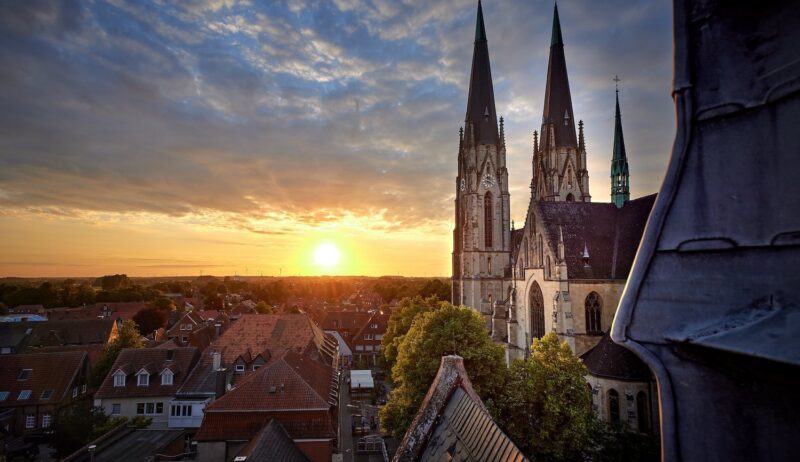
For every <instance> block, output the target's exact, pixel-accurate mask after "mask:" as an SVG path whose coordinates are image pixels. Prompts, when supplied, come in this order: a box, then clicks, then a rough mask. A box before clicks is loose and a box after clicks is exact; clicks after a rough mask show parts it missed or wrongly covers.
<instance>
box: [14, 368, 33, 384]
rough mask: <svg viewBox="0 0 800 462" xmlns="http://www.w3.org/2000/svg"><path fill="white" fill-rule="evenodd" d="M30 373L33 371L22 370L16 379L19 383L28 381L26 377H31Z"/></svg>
mask: <svg viewBox="0 0 800 462" xmlns="http://www.w3.org/2000/svg"><path fill="white" fill-rule="evenodd" d="M31 372H33V369H22V370H21V371H19V377H17V380H18V381H20V382H24V381H26V380H28V377H30V376H31Z"/></svg>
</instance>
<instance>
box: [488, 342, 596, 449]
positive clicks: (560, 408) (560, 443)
mask: <svg viewBox="0 0 800 462" xmlns="http://www.w3.org/2000/svg"><path fill="white" fill-rule="evenodd" d="M586 373H587V372H586V366H584V364H583V361H581V360H580V358H578V357H577V356H575V355H574V354H573V353H572V350H571V349H570V348H569V345H567V343H566V342H559V340H558V336H557V335H556V334H555V333H553V332H551V333H548V334H547V335H545V336H544V337H542V338H541V339H536V340H534V341H533V346H532V349H531V356H530V357H529V358H528V359H527V360H525V361H523V360H516V361H514V363H513V364H512V365H511V368H510V370H509V373H508V376H507V380H506V384H505V386H504V387H503V388H504V390H505V391H504V393H503V395H502V397H501V398H500V402H499V403H498V408H499V409H500V411H499V413H498V415H497V417H498V422H499V424H500V426H501V427H502V428H503V429H504V430H505V432H506V433H507V434H508V436H509V437H510V438H511V439H512V440H513V441H514V442H515V443H516V444H517V446H519V448H520V449H521V450H522V451H523V452H524V453H526V454H527V455H528V456H530V457H531V458H533V459H534V460H548V461H566V460H575V459H579V458H580V455H581V454H582V453H583V452H585V451H586V450H587V449H588V447H589V445H590V442H591V441H590V439H591V436H592V433H593V431H594V425H595V420H594V415H593V414H592V410H591V397H590V395H589V391H588V390H587V387H586V379H585V378H584V377H585V376H586Z"/></svg>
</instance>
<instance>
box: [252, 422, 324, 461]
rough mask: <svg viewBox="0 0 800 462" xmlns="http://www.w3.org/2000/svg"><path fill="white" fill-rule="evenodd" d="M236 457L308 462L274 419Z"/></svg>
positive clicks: (256, 459) (255, 459) (254, 459)
mask: <svg viewBox="0 0 800 462" xmlns="http://www.w3.org/2000/svg"><path fill="white" fill-rule="evenodd" d="M238 456H243V457H247V460H252V461H259V460H264V461H267V460H273V461H279V462H309V459H308V457H306V455H305V454H303V451H301V450H300V449H299V448H298V447H297V445H295V444H294V441H292V438H291V437H290V436H289V434H288V433H286V429H285V428H283V426H282V425H281V424H280V423H279V422H278V421H277V420H275V419H272V420H270V421H269V423H268V424H266V425H264V428H263V429H262V430H261V431H260V432H258V434H257V435H256V436H255V437H253V439H252V440H250V443H248V444H247V446H245V448H244V449H242V451H241V452H240V453H239V454H238V455H237V457H238Z"/></svg>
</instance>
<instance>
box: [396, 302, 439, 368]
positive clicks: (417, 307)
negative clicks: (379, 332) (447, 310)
mask: <svg viewBox="0 0 800 462" xmlns="http://www.w3.org/2000/svg"><path fill="white" fill-rule="evenodd" d="M447 305H449V304H448V303H443V302H440V301H439V300H437V299H436V298H435V297H429V298H422V297H414V298H404V299H402V300H400V302H399V303H398V304H397V307H396V308H395V309H394V311H392V314H391V316H390V317H389V323H388V325H387V327H386V333H384V334H383V339H382V340H381V356H382V357H383V364H384V366H385V367H386V368H387V369H388V370H390V371H391V370H392V368H393V367H394V364H395V362H396V361H397V355H398V350H399V348H400V344H401V343H402V342H403V337H404V336H405V335H406V333H408V330H409V329H411V323H412V322H413V321H414V319H416V318H417V316H419V315H421V314H422V313H428V312H430V311H434V310H437V309H439V308H441V307H443V306H447Z"/></svg>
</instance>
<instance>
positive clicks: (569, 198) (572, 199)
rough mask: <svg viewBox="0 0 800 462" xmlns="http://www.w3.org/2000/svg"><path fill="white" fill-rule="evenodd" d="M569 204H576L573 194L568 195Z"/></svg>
mask: <svg viewBox="0 0 800 462" xmlns="http://www.w3.org/2000/svg"><path fill="white" fill-rule="evenodd" d="M567 202H575V196H573V195H572V193H569V194H567Z"/></svg>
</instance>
